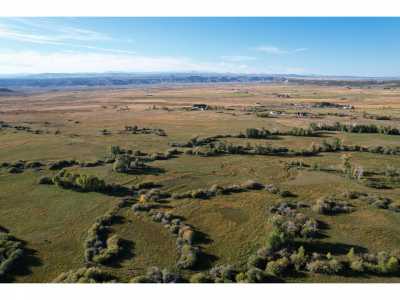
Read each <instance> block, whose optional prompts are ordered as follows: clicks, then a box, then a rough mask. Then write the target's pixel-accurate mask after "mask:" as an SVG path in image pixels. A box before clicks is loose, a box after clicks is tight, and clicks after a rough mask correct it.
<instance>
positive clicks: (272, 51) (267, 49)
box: [254, 46, 308, 55]
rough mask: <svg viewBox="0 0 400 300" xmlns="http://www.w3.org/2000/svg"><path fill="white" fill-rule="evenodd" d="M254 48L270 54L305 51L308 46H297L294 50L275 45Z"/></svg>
mask: <svg viewBox="0 0 400 300" xmlns="http://www.w3.org/2000/svg"><path fill="white" fill-rule="evenodd" d="M254 50H256V51H259V52H264V53H268V54H277V55H279V54H289V53H296V52H303V51H307V50H308V48H297V49H294V50H286V49H281V48H278V47H275V46H258V47H255V48H254Z"/></svg>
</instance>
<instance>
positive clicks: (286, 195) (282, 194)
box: [278, 191, 296, 198]
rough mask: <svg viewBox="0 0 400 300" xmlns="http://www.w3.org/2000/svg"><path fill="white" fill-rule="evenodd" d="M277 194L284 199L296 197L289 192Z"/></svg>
mask: <svg viewBox="0 0 400 300" xmlns="http://www.w3.org/2000/svg"><path fill="white" fill-rule="evenodd" d="M278 193H279V195H280V196H281V197H284V198H286V197H295V196H296V195H295V194H293V193H292V192H290V191H279V192H278Z"/></svg>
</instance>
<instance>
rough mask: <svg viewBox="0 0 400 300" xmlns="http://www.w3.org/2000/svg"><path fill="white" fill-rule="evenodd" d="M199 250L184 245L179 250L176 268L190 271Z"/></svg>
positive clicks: (195, 261)
mask: <svg viewBox="0 0 400 300" xmlns="http://www.w3.org/2000/svg"><path fill="white" fill-rule="evenodd" d="M198 253H199V249H198V248H197V247H193V246H191V245H189V244H184V245H183V246H181V247H180V249H179V254H180V257H179V260H178V262H177V267H178V268H180V269H190V268H193V267H194V266H195V265H196V263H197V260H198Z"/></svg>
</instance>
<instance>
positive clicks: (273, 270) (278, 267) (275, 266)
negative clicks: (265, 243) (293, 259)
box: [266, 257, 290, 276]
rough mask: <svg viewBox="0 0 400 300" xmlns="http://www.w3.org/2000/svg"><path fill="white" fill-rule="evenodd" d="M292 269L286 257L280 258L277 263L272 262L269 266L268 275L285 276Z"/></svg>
mask: <svg viewBox="0 0 400 300" xmlns="http://www.w3.org/2000/svg"><path fill="white" fill-rule="evenodd" d="M289 267H290V261H289V259H287V258H286V257H282V258H279V259H277V260H275V261H270V262H268V264H267V268H266V271H267V273H269V274H271V275H274V276H282V275H284V274H285V273H286V272H287V271H288V269H289Z"/></svg>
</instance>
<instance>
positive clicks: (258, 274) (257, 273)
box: [236, 268, 266, 283]
mask: <svg viewBox="0 0 400 300" xmlns="http://www.w3.org/2000/svg"><path fill="white" fill-rule="evenodd" d="M239 274H240V273H239ZM236 277H237V276H236ZM265 277H266V276H265V273H264V272H263V271H262V270H260V269H258V268H250V269H248V270H247V272H246V279H247V282H249V283H262V282H264V281H265ZM237 279H238V278H236V281H237V282H239V281H238V280H237ZM239 279H240V278H239Z"/></svg>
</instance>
